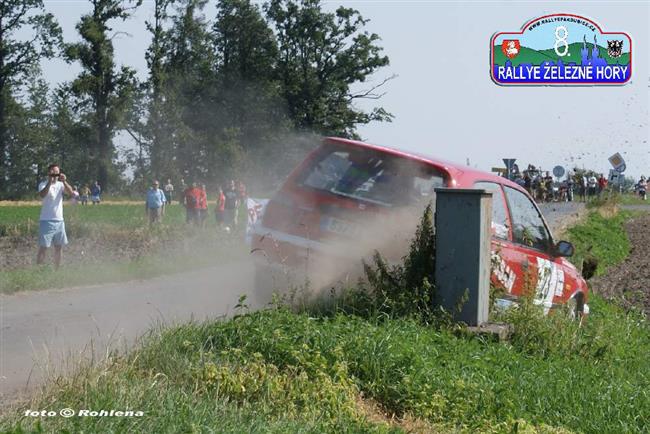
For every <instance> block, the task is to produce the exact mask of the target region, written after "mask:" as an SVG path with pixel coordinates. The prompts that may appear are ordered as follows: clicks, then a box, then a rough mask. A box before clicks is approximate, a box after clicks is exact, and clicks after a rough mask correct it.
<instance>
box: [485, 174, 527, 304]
mask: <svg viewBox="0 0 650 434" xmlns="http://www.w3.org/2000/svg"><path fill="white" fill-rule="evenodd" d="M474 188H477V189H481V190H485V191H486V192H488V193H492V254H491V266H492V267H491V268H492V274H491V277H490V280H491V283H492V285H493V286H494V287H496V288H498V289H500V290H502V291H503V294H501V295H500V297H503V298H506V299H507V298H510V297H509V296H511V295H512V296H515V295H518V294H519V292H518V291H517V287H518V285H520V283H519V281H518V280H519V279H517V276H518V275H519V274H521V273H520V272H519V269H520V267H521V266H520V263H521V262H522V259H525V254H522V253H521V252H520V251H518V250H516V249H515V248H514V246H513V245H512V241H511V240H512V231H511V227H512V224H511V222H510V216H509V213H508V208H507V203H506V200H505V197H504V195H503V190H502V188H501V185H500V184H498V183H496V182H490V181H479V182H476V183H474Z"/></svg>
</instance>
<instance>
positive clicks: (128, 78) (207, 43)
mask: <svg viewBox="0 0 650 434" xmlns="http://www.w3.org/2000/svg"><path fill="white" fill-rule="evenodd" d="M89 2H90V4H91V6H92V10H91V11H90V12H89V13H88V14H85V15H83V16H82V17H81V20H80V21H79V22H78V24H77V26H76V30H77V32H78V34H79V36H80V40H79V41H78V42H74V43H67V42H65V41H63V39H62V32H61V29H60V27H59V26H58V24H57V23H56V21H55V19H54V17H53V16H52V15H51V14H49V13H47V11H46V10H45V8H44V5H43V1H42V0H2V1H0V195H1V196H3V197H5V198H7V197H9V198H13V197H19V196H22V195H24V194H28V193H31V192H33V188H34V184H35V180H36V178H37V177H38V176H40V175H42V174H43V171H44V166H45V165H46V164H47V163H48V162H49V161H52V160H55V161H58V162H60V164H61V165H62V166H64V169H65V171H66V172H67V173H68V175H69V176H70V177H71V179H74V180H94V179H98V180H99V181H100V183H101V184H103V185H104V187H108V189H109V190H110V189H113V190H116V189H118V188H122V187H124V186H126V183H127V181H126V179H125V177H124V174H125V171H126V170H127V169H128V168H129V166H130V168H131V170H132V171H133V173H134V181H133V182H134V183H135V184H137V185H138V186H143V185H144V184H145V183H146V182H147V180H148V179H150V178H152V177H158V178H164V179H166V178H168V177H169V178H173V179H178V178H181V177H183V178H185V179H186V180H190V179H201V180H202V181H204V182H208V183H216V182H222V181H223V180H225V179H227V178H229V177H231V176H233V175H237V176H238V177H249V180H252V179H253V175H254V178H255V180H258V181H259V182H264V183H268V182H273V181H276V180H277V179H276V178H277V177H278V176H282V175H283V174H284V173H286V170H287V169H288V168H289V167H291V166H292V165H293V164H294V163H295V161H296V160H297V159H299V158H300V157H301V155H302V154H303V153H304V151H305V150H307V149H309V148H312V147H313V146H315V144H316V140H315V138H314V135H338V136H344V137H355V136H356V133H355V130H356V127H357V126H358V125H361V124H366V123H369V122H372V121H388V120H390V118H391V115H390V114H389V113H387V112H386V111H385V110H384V109H383V108H381V107H378V108H375V109H374V110H372V111H370V112H365V111H363V110H361V109H359V108H357V107H356V106H355V101H356V100H358V99H362V98H372V99H377V98H379V97H380V96H381V95H380V94H378V93H377V89H378V88H379V87H381V85H383V84H384V83H385V81H386V79H384V80H383V81H382V80H379V81H377V82H375V84H374V85H372V84H366V83H367V81H369V80H368V78H369V77H370V76H371V75H373V74H374V73H375V72H376V71H377V70H379V69H381V68H382V67H384V66H386V65H388V58H387V57H386V56H385V55H383V53H382V49H381V47H380V46H379V45H378V42H379V37H378V35H376V34H374V33H369V32H368V31H367V30H366V29H365V26H366V23H367V20H365V19H364V18H363V17H362V16H361V15H360V14H359V12H358V11H356V10H353V9H350V8H345V7H340V8H338V9H337V10H336V11H335V12H326V11H324V10H323V8H322V5H321V3H320V0H270V1H268V2H267V3H265V4H263V5H262V6H258V5H256V4H253V3H251V1H250V0H221V1H218V3H217V4H216V5H214V4H208V1H207V0H154V2H153V14H152V19H151V20H150V21H148V22H147V23H146V25H147V30H148V31H149V32H150V34H151V44H150V46H149V48H148V50H147V52H146V60H147V65H148V74H147V79H146V80H138V79H137V77H136V73H135V71H134V70H133V69H132V68H129V67H128V66H118V65H117V64H116V62H115V53H114V47H113V43H112V39H113V38H114V37H115V35H116V34H117V33H118V32H116V31H115V30H114V29H113V26H115V25H116V24H119V23H120V22H121V21H124V20H128V19H129V18H130V17H131V16H132V14H133V13H134V11H136V9H137V8H139V7H142V5H141V3H142V0H89ZM147 7H151V5H150V4H148V5H147ZM208 7H216V8H217V9H216V12H217V14H216V18H215V19H214V20H213V21H209V20H207V19H206V18H205V16H204V12H205V11H206V8H208ZM26 33H27V34H29V35H30V36H31V37H30V38H27V39H24V38H20V37H19V35H21V34H26ZM52 57H58V58H62V59H64V60H66V61H67V62H70V63H76V64H78V65H80V66H81V73H80V74H79V75H78V77H76V79H74V80H73V81H72V82H67V83H60V84H58V85H57V86H56V87H54V88H50V85H49V84H48V83H47V82H46V81H45V80H44V79H43V77H42V75H41V72H40V69H39V65H40V62H41V60H42V59H46V58H52ZM360 83H364V85H366V86H367V87H366V88H364V90H362V91H360V92H355V91H354V90H355V89H360V88H362V86H363V85H360ZM116 137H120V138H129V142H130V143H134V144H135V146H132V147H129V150H128V151H126V152H120V150H118V149H117V148H116V146H115V143H116V141H117V142H126V140H123V139H120V140H116Z"/></svg>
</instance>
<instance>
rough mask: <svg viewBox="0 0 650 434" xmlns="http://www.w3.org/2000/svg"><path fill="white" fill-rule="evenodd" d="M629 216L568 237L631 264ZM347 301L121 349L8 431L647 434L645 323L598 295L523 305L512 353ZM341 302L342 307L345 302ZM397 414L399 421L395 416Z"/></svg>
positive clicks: (6, 422) (515, 312)
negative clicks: (64, 413) (573, 309)
mask: <svg viewBox="0 0 650 434" xmlns="http://www.w3.org/2000/svg"><path fill="white" fill-rule="evenodd" d="M627 216H628V214H626V213H619V214H617V215H615V216H613V217H610V218H604V217H602V216H601V214H599V213H598V212H592V213H591V214H590V215H589V216H588V217H587V219H586V220H585V221H584V222H582V223H581V224H580V225H579V226H577V227H574V228H572V229H570V230H569V233H570V234H571V239H572V241H573V242H574V243H575V245H576V249H577V250H578V253H579V254H582V255H584V254H585V252H586V251H587V250H589V247H590V246H591V249H590V253H591V254H592V255H594V256H595V257H597V258H598V259H599V260H600V261H601V264H604V265H603V266H605V267H606V266H608V265H609V266H611V265H613V264H615V263H617V262H620V261H621V260H623V259H624V258H625V256H626V255H627V252H628V251H629V242H628V241H627V237H626V236H625V233H624V232H623V229H622V225H623V223H624V221H625V219H626V218H627ZM354 301H355V300H354V298H352V299H346V298H342V299H337V301H334V302H332V303H330V304H329V305H325V306H324V307H323V305H321V307H320V309H311V310H308V311H303V312H294V311H291V310H289V309H288V308H286V307H282V306H276V307H274V308H272V309H268V310H266V311H260V312H255V313H246V309H245V307H242V308H241V309H240V312H238V315H236V316H235V318H233V319H231V320H228V321H215V322H206V323H192V324H187V325H182V326H178V327H174V328H169V329H161V330H155V331H152V332H151V334H150V335H149V336H147V337H146V338H145V339H144V340H143V342H141V343H140V344H139V345H138V346H137V347H136V348H135V349H134V350H133V351H131V352H130V354H128V355H119V354H116V353H114V354H111V356H110V358H109V359H108V360H107V361H105V362H102V363H98V364H95V365H92V366H87V367H85V368H83V369H80V370H78V371H77V372H76V373H75V375H73V376H70V377H64V378H59V379H57V380H56V381H51V382H50V383H48V385H47V387H46V389H45V390H43V391H42V392H41V393H40V394H38V395H37V396H35V397H34V398H33V400H32V401H31V402H29V403H26V404H24V405H21V406H18V407H14V408H12V409H9V410H5V417H4V418H2V419H0V431H6V432H14V433H18V432H31V431H39V430H40V431H41V432H98V431H102V432H125V431H130V432H160V433H168V432H169V433H171V432H278V433H280V432H314V433H316V432H319V433H320V432H331V433H339V432H355V433H356V432H406V431H408V430H412V429H414V428H413V427H417V428H416V429H418V430H419V432H466V433H474V432H494V433H508V432H526V433H551V432H553V433H567V432H581V433H622V432H625V433H645V432H647V426H648V420H650V399H649V398H650V397H649V396H648V390H650V363H648V360H647V359H648V354H650V324H649V323H648V320H647V318H646V317H644V316H643V315H642V314H641V313H639V312H637V311H625V310H623V309H621V308H619V307H617V306H615V305H613V304H611V303H608V302H607V301H605V300H603V299H602V298H601V297H599V296H596V295H592V296H591V297H590V300H589V302H590V306H591V312H592V313H591V314H590V316H589V318H588V319H587V320H586V321H585V322H583V323H582V324H579V323H578V322H576V321H573V320H571V319H569V318H568V316H566V315H565V312H562V311H557V312H555V314H553V315H551V316H544V315H543V314H542V313H541V311H540V310H539V308H538V307H536V306H534V305H533V304H532V303H531V302H530V301H527V300H526V299H523V300H522V303H521V305H520V308H518V309H511V310H509V311H507V312H506V313H504V314H502V316H500V317H499V318H498V319H500V320H504V321H508V322H510V323H512V324H513V325H514V330H515V333H514V335H513V337H512V339H511V341H510V342H509V343H507V344H503V343H497V342H494V341H492V340H488V339H486V338H481V337H477V336H474V335H469V334H467V333H466V332H465V331H464V329H463V328H461V327H455V326H440V325H439V326H435V327H434V326H430V325H424V324H423V323H422V322H421V321H417V320H413V319H404V318H393V317H390V316H386V315H378V316H373V315H369V314H366V315H365V316H358V315H353V314H349V313H343V312H349V311H350V310H351V309H349V308H350V305H353V304H354ZM337 303H338V304H337ZM28 408H29V409H35V410H55V411H58V410H60V409H62V408H72V409H91V410H101V409H107V410H110V409H115V410H140V411H143V412H144V416H142V417H139V418H117V417H113V418H91V417H72V418H69V419H66V418H62V417H46V418H31V417H25V416H24V415H23V414H24V411H25V409H28ZM392 416H394V418H393V417H392Z"/></svg>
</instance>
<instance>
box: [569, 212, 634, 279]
mask: <svg viewBox="0 0 650 434" xmlns="http://www.w3.org/2000/svg"><path fill="white" fill-rule="evenodd" d="M630 216H631V213H630V212H628V211H619V212H618V213H617V214H616V215H613V216H611V217H609V218H607V217H603V216H602V215H601V213H600V212H598V211H591V212H590V213H589V214H588V215H587V217H586V219H585V220H584V221H583V222H582V223H580V224H579V225H577V226H574V227H572V228H569V230H568V231H567V232H568V235H569V240H570V241H571V242H572V243H573V245H574V246H575V249H576V252H575V254H574V255H573V257H572V258H571V261H572V262H573V263H574V264H575V265H576V266H577V267H581V265H582V261H583V260H584V259H585V258H588V257H593V258H597V259H598V268H597V269H596V275H602V274H604V273H605V271H606V270H607V268H609V267H611V266H613V265H616V264H618V263H620V262H622V261H623V260H625V258H626V257H627V256H628V255H629V252H630V241H629V239H628V237H627V233H626V232H625V227H624V224H625V221H626V220H627V219H628V218H629V217H630Z"/></svg>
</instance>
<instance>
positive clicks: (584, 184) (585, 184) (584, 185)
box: [580, 173, 589, 202]
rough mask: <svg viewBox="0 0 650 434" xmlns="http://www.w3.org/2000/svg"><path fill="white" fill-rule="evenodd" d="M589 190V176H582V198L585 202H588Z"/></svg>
mask: <svg viewBox="0 0 650 434" xmlns="http://www.w3.org/2000/svg"><path fill="white" fill-rule="evenodd" d="M588 189H589V181H588V180H587V174H586V173H585V174H584V175H582V181H581V183H580V197H581V198H582V201H583V202H586V201H587V190H588Z"/></svg>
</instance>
